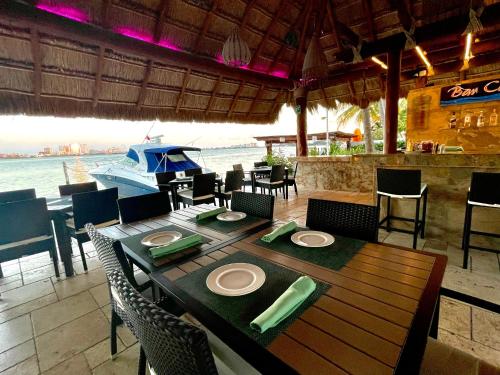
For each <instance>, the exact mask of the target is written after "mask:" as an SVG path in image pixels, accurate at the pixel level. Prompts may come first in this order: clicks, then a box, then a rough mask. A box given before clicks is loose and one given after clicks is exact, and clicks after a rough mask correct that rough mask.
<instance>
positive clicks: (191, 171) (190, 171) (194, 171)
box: [184, 168, 203, 177]
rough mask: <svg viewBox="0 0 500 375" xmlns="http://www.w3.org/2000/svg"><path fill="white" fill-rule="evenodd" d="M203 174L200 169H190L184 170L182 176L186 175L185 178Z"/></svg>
mask: <svg viewBox="0 0 500 375" xmlns="http://www.w3.org/2000/svg"><path fill="white" fill-rule="evenodd" d="M202 173H203V170H202V169H201V168H191V169H186V170H185V171H184V174H185V175H186V177H192V176H195V175H197V174H202Z"/></svg>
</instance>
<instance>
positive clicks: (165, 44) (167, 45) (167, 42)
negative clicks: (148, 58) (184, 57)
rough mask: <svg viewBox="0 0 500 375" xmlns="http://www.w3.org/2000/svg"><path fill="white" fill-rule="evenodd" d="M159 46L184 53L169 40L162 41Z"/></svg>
mask: <svg viewBox="0 0 500 375" xmlns="http://www.w3.org/2000/svg"><path fill="white" fill-rule="evenodd" d="M158 45H159V46H161V47H165V48H168V49H171V50H172V51H182V49H181V48H179V47H177V46H176V45H175V44H174V43H172V42H171V41H170V40H167V39H162V40H160V41H159V42H158Z"/></svg>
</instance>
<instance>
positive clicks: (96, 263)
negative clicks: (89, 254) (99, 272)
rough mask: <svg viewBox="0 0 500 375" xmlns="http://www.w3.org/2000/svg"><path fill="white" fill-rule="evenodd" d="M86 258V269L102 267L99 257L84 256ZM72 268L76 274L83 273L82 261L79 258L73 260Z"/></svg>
mask: <svg viewBox="0 0 500 375" xmlns="http://www.w3.org/2000/svg"><path fill="white" fill-rule="evenodd" d="M86 259H87V269H88V271H92V270H95V269H97V268H100V267H102V263H101V261H100V260H99V258H97V257H94V258H86ZM73 268H74V269H75V272H76V273H78V274H82V273H85V270H84V269H83V263H82V261H81V258H78V260H76V259H75V260H74V261H73Z"/></svg>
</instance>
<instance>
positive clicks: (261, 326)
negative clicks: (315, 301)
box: [250, 276, 316, 333]
mask: <svg viewBox="0 0 500 375" xmlns="http://www.w3.org/2000/svg"><path fill="white" fill-rule="evenodd" d="M315 289H316V283H315V282H314V281H313V280H312V279H311V278H310V277H308V276H301V277H299V278H298V279H297V280H296V281H295V282H294V283H293V284H292V285H290V286H289V287H288V289H287V290H285V292H284V293H283V294H282V295H281V296H279V297H278V299H277V300H276V301H274V303H273V304H272V305H271V306H269V307H268V308H267V310H266V311H264V312H263V313H262V314H260V315H259V316H258V317H257V318H255V319H254V320H253V321H252V322H251V323H250V327H251V328H253V329H255V330H257V331H259V332H260V333H264V332H265V331H267V330H268V329H269V328H273V327H275V326H277V325H278V324H279V323H281V322H282V321H283V320H285V319H286V318H287V317H288V316H289V315H290V314H292V313H293V312H294V311H295V310H296V309H297V308H298V307H299V306H300V305H301V304H302V302H304V301H305V300H306V299H307V297H309V296H310V295H311V293H312V292H314V290H315Z"/></svg>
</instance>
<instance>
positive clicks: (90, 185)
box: [59, 181, 97, 197]
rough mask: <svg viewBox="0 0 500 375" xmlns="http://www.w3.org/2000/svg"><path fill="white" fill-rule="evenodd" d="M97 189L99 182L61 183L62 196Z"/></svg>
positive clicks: (60, 192)
mask: <svg viewBox="0 0 500 375" xmlns="http://www.w3.org/2000/svg"><path fill="white" fill-rule="evenodd" d="M96 190H97V182H95V181H92V182H83V183H81V184H67V185H59V195H60V196H61V197H64V196H68V195H73V194H78V193H87V192H89V191H96Z"/></svg>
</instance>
